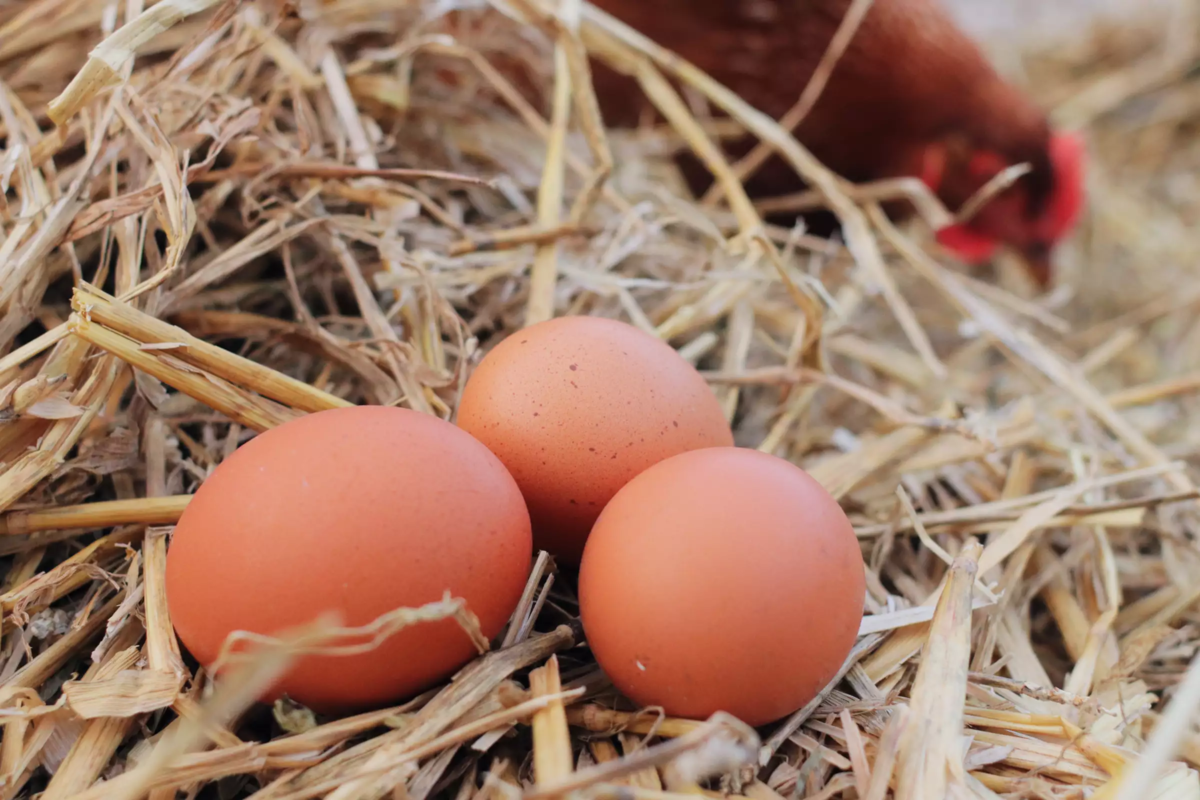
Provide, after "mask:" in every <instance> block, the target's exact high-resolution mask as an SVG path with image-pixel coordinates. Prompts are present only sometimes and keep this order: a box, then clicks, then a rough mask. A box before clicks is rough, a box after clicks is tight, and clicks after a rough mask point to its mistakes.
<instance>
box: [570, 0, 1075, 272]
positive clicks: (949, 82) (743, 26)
mask: <svg viewBox="0 0 1200 800" xmlns="http://www.w3.org/2000/svg"><path fill="white" fill-rule="evenodd" d="M592 2H593V4H594V5H596V6H598V7H599V8H601V9H603V10H604V11H606V12H608V13H609V14H611V15H612V16H614V17H616V18H617V19H618V20H620V21H622V22H624V23H626V24H627V25H629V26H630V27H632V28H634V29H636V30H638V31H640V32H641V33H643V34H645V35H647V36H648V37H650V38H651V39H653V40H654V41H656V42H657V43H658V44H660V45H662V46H664V47H666V48H668V49H670V50H672V51H674V52H675V53H677V54H678V55H680V56H681V57H683V58H684V59H686V60H687V61H689V62H691V63H693V64H694V65H696V66H697V67H699V68H700V69H701V70H703V71H704V72H706V73H707V74H709V75H710V76H711V77H713V78H714V79H715V80H717V81H718V82H720V83H722V84H723V85H725V86H726V87H728V88H729V89H731V90H733V91H734V92H736V93H737V94H738V95H740V96H741V97H742V98H743V99H744V100H746V101H747V102H748V103H750V104H751V105H753V106H755V107H756V108H757V109H758V110H760V111H762V112H764V113H766V114H768V115H770V116H772V117H774V118H776V119H779V118H781V117H783V116H784V115H785V114H786V113H787V111H788V110H789V109H790V108H791V107H792V106H793V105H794V104H795V103H796V101H797V100H798V99H799V97H800V94H801V92H802V91H803V90H804V87H805V86H806V85H807V84H808V82H809V80H810V79H811V78H812V77H813V74H814V72H815V71H816V69H817V65H818V63H819V62H820V61H821V58H822V56H823V55H824V53H825V51H826V50H827V49H828V48H829V45H830V42H831V40H832V39H833V37H834V35H835V33H836V31H837V30H838V27H839V26H840V25H841V23H842V20H843V18H844V17H845V15H846V12H847V10H848V8H849V6H850V4H851V0H592ZM594 79H595V85H596V91H597V97H598V99H599V101H600V107H601V111H602V113H603V115H604V118H605V122H606V123H607V124H610V125H615V126H631V125H634V124H636V123H637V122H638V120H639V118H640V117H641V115H642V113H643V112H644V110H645V107H646V104H647V101H646V100H645V98H644V96H643V95H642V93H641V92H640V91H638V89H637V88H636V86H635V85H634V84H633V82H632V80H631V79H630V78H628V77H626V76H623V75H618V74H617V73H615V72H612V71H611V70H608V69H607V68H605V67H603V66H600V65H597V67H596V71H595V75H594ZM795 133H796V136H797V138H798V139H799V141H800V142H801V143H803V144H804V145H805V146H806V147H807V148H808V149H809V150H810V151H812V153H813V154H814V155H815V156H816V157H817V158H818V159H820V160H821V161H822V162H823V163H824V164H825V165H826V166H828V167H829V168H830V169H832V170H833V171H834V172H836V173H838V174H839V175H841V176H842V177H844V178H846V179H848V180H851V181H854V182H867V181H872V180H879V179H882V178H889V177H898V176H924V175H925V173H926V172H927V170H928V167H929V163H930V158H931V156H932V157H933V158H935V159H936V161H937V163H938V164H939V165H940V167H939V170H938V175H937V180H936V182H934V183H932V185H933V186H934V188H935V189H936V191H937V193H938V194H939V196H940V197H941V199H942V200H943V202H945V203H946V204H947V206H948V207H950V208H951V209H952V210H955V209H957V208H958V207H960V206H961V205H962V204H963V203H964V202H966V201H967V200H968V199H969V198H970V197H971V196H972V195H973V194H974V193H975V192H976V191H977V190H978V189H980V188H981V187H982V186H983V185H984V184H985V183H986V182H987V181H988V180H989V179H990V178H991V177H992V176H993V175H994V174H995V173H996V172H998V171H999V170H1000V169H1002V168H1004V167H1005V166H1008V165H1012V164H1018V163H1029V164H1030V165H1031V168H1032V169H1031V172H1030V173H1029V174H1028V175H1026V176H1025V177H1023V178H1022V179H1021V180H1020V181H1018V182H1017V185H1016V186H1014V187H1013V188H1012V189H1010V190H1008V191H1007V192H1005V193H1004V195H1002V196H1001V197H999V198H998V199H997V200H995V201H993V202H992V203H990V204H989V205H988V206H985V208H984V209H983V211H982V212H981V213H980V214H979V215H978V216H977V217H976V218H975V219H974V220H973V221H972V223H971V233H972V234H974V235H976V236H978V237H984V241H991V240H993V239H994V240H996V241H998V242H1004V243H1006V244H1009V245H1012V246H1014V247H1015V248H1016V249H1017V250H1019V251H1022V252H1023V254H1024V255H1025V256H1026V257H1027V260H1028V261H1030V262H1031V268H1032V269H1033V271H1034V273H1035V276H1037V277H1039V279H1042V280H1043V281H1044V280H1045V278H1046V277H1048V276H1047V275H1039V274H1038V273H1039V272H1045V271H1046V270H1047V269H1048V265H1046V264H1044V263H1034V262H1039V261H1044V260H1045V258H1046V257H1047V255H1048V251H1049V249H1050V247H1051V246H1052V244H1053V241H1052V240H1053V239H1055V238H1057V237H1058V236H1061V235H1062V234H1063V233H1065V230H1064V229H1065V228H1069V227H1070V223H1071V222H1073V217H1074V211H1075V210H1076V209H1074V208H1065V207H1064V204H1065V205H1066V206H1069V205H1071V202H1070V200H1071V199H1072V198H1069V197H1068V198H1066V199H1064V198H1062V197H1059V198H1057V199H1058V200H1059V202H1058V203H1057V207H1056V209H1055V210H1054V212H1053V213H1054V215H1055V217H1056V219H1054V220H1050V219H1047V218H1046V214H1047V213H1049V212H1047V205H1048V204H1054V203H1053V201H1054V200H1055V199H1056V193H1058V194H1060V195H1061V194H1062V193H1063V192H1064V191H1065V192H1067V193H1068V194H1074V193H1075V188H1076V187H1063V186H1061V185H1060V184H1061V183H1062V180H1064V179H1066V180H1070V181H1078V180H1079V177H1078V175H1077V172H1078V171H1077V170H1073V173H1076V174H1072V175H1069V176H1065V177H1064V175H1063V174H1062V173H1063V169H1062V168H1061V167H1060V165H1058V164H1056V163H1055V161H1054V158H1052V148H1051V142H1052V133H1051V130H1050V127H1049V125H1048V123H1047V120H1046V117H1045V115H1044V114H1043V113H1042V112H1041V111H1040V110H1039V109H1038V108H1037V107H1036V106H1035V105H1034V104H1033V103H1032V102H1031V101H1030V100H1029V99H1028V98H1026V97H1025V96H1024V95H1022V93H1021V92H1019V91H1017V90H1016V89H1015V88H1014V87H1013V86H1011V85H1010V84H1008V83H1007V82H1005V81H1004V80H1003V79H1001V78H1000V76H999V75H998V74H997V73H996V72H995V70H994V69H993V68H992V66H991V65H990V64H989V63H988V61H987V60H986V58H985V57H984V55H983V54H982V52H981V51H980V50H979V48H978V46H977V45H976V44H975V43H974V42H972V41H971V40H970V39H969V38H968V37H967V36H966V35H965V34H964V33H962V32H961V30H959V29H958V27H957V26H956V25H955V24H954V22H953V21H952V20H951V18H950V16H949V15H948V13H947V12H946V11H945V10H944V9H943V8H942V7H941V6H940V5H939V4H938V2H937V0H875V2H874V3H873V4H872V6H871V7H870V9H869V10H868V11H867V13H866V15H865V17H864V18H863V19H862V21H861V23H860V26H859V28H858V30H857V32H856V34H855V36H854V37H853V39H852V40H851V42H850V44H849V46H848V47H847V49H846V50H845V52H844V53H843V54H842V56H841V57H840V59H839V60H838V61H837V63H836V67H835V68H834V70H833V72H832V74H831V76H830V78H829V81H828V83H827V85H826V86H825V89H824V91H823V92H822V93H821V95H820V97H819V99H818V100H817V102H816V103H815V105H814V106H813V107H812V108H811V110H810V111H809V113H808V114H807V116H806V117H805V118H804V119H803V121H802V122H801V123H800V125H799V126H798V128H797V129H796V131H795ZM751 146H753V142H752V141H750V140H748V139H747V140H746V141H743V142H738V143H735V144H734V145H733V146H731V147H729V148H727V149H728V150H729V152H730V153H731V155H733V156H735V157H736V156H739V155H741V154H743V153H745V152H747V151H748V149H749V148H750V147H751ZM981 165H983V166H981ZM684 167H685V173H686V174H687V176H688V179H689V182H691V183H692V185H693V188H694V189H698V188H701V186H702V184H703V183H704V182H706V181H707V180H708V176H707V173H705V172H704V171H703V168H701V167H699V165H698V164H696V163H694V161H693V163H690V164H685V165H684ZM1069 171H1071V170H1069ZM926 177H927V180H929V178H928V176H926ZM800 188H803V186H802V184H801V183H800V180H799V178H798V177H797V176H796V175H795V174H794V173H793V172H792V171H791V170H790V169H789V168H788V167H787V166H786V165H785V164H783V163H782V162H781V161H780V160H778V159H773V160H772V161H770V162H768V163H767V164H765V165H764V166H763V167H762V168H761V169H760V170H759V171H758V173H757V174H756V175H755V176H754V177H753V178H752V179H751V180H749V181H747V189H748V191H749V192H750V193H751V194H752V195H754V196H759V197H762V196H777V195H782V194H787V193H790V192H794V191H796V190H798V189H800ZM1075 204H1076V205H1077V204H1078V203H1075ZM1068 212H1070V213H1068ZM1064 217H1070V219H1069V220H1068V219H1064ZM1052 223H1053V224H1052ZM960 239H961V237H960Z"/></svg>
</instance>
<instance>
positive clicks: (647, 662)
mask: <svg viewBox="0 0 1200 800" xmlns="http://www.w3.org/2000/svg"><path fill="white" fill-rule="evenodd" d="M865 591H866V581H865V576H864V570H863V560H862V555H861V551H860V550H859V546H858V541H857V539H856V538H855V535H854V530H853V529H852V528H851V526H850V522H849V520H847V519H846V515H845V514H844V513H843V512H842V510H841V508H840V507H839V506H838V504H837V502H836V501H835V500H834V499H833V498H832V497H831V496H830V495H829V493H828V492H826V491H825V490H824V489H823V488H822V487H821V485H820V484H818V483H817V482H816V481H815V480H814V479H813V478H812V477H811V476H809V474H808V473H807V472H805V471H803V470H802V469H800V468H799V467H797V466H795V465H793V464H791V463H789V462H787V461H784V460H782V459H779V458H776V457H774V456H771V455H766V454H764V453H760V452H758V451H756V450H745V449H739V448H715V449H708V450H699V451H695V452H691V453H684V454H682V455H678V456H675V457H674V458H670V459H668V460H666V461H663V462H662V463H660V464H657V465H655V466H653V467H651V468H650V469H648V470H646V471H645V472H643V473H642V474H641V475H639V476H638V477H636V478H634V479H633V480H632V481H630V482H629V484H628V485H627V486H625V488H624V489H622V490H621V491H620V492H618V493H617V496H616V497H614V498H613V500H612V502H611V503H609V504H608V507H607V508H606V509H605V510H604V513H603V514H602V515H601V516H600V519H599V520H598V521H597V522H596V526H595V528H594V529H593V530H592V534H591V536H590V537H589V539H588V543H587V548H586V549H585V550H584V554H583V564H582V566H581V567H580V574H579V606H580V612H581V615H582V619H583V628H584V632H585V634H586V636H587V641H588V644H589V645H590V646H591V649H592V652H593V654H594V655H595V656H596V660H597V661H598V662H599V664H600V666H601V668H603V670H604V671H605V673H606V674H607V675H608V676H609V678H611V679H612V682H613V684H614V685H615V686H616V687H617V688H618V689H620V690H621V691H622V692H623V693H624V694H625V695H626V696H628V697H629V698H630V699H632V700H634V701H635V702H637V703H640V704H642V705H643V706H662V707H663V708H664V709H665V710H666V712H667V713H668V714H671V715H674V716H681V717H688V718H694V719H703V718H706V717H708V716H710V715H711V714H714V713H716V712H717V711H726V712H728V713H731V714H734V715H735V716H737V717H739V718H741V719H742V720H744V721H745V722H748V723H750V724H751V725H762V724H765V723H767V722H771V721H773V720H776V719H779V718H781V717H784V716H786V715H788V714H790V713H791V712H793V711H795V710H796V709H798V708H800V707H801V706H803V705H804V704H805V703H807V702H808V701H809V700H811V699H812V698H813V697H815V696H816V694H817V692H819V691H820V690H821V689H822V688H823V687H824V686H825V684H827V683H828V682H829V681H830V680H832V679H833V677H834V675H835V674H836V673H837V671H838V668H839V667H840V666H841V665H842V663H843V662H844V661H845V659H846V657H847V655H849V653H850V649H851V647H852V646H853V644H854V640H855V638H856V637H857V634H858V627H859V623H860V621H861V619H862V613H863V599H864V597H865Z"/></svg>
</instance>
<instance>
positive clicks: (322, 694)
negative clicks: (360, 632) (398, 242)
mask: <svg viewBox="0 0 1200 800" xmlns="http://www.w3.org/2000/svg"><path fill="white" fill-rule="evenodd" d="M531 555H532V537H531V533H530V527H529V515H528V512H526V510H525V504H524V502H523V500H522V498H521V494H520V491H519V490H518V489H517V485H516V483H515V482H514V481H513V479H512V476H510V475H509V474H508V472H507V471H506V470H505V469H504V465H502V464H501V463H500V462H499V461H498V460H497V459H496V457H495V456H494V455H492V454H491V453H490V452H489V451H488V450H487V448H486V447H484V446H483V445H481V444H480V443H479V442H477V441H475V440H474V439H472V438H471V437H470V436H469V435H467V434H466V433H464V432H463V431H461V430H459V429H458V428H456V427H455V426H453V425H451V424H450V423H448V422H445V421H443V420H440V419H437V418H435V417H431V416H428V415H425V414H419V413H417V412H414V411H407V410H404V409H398V408H384V407H379V406H359V407H355V408H344V409H337V410H333V411H322V412H320V413H316V414H309V415H308V416H305V417H301V418H300V419H297V420H294V421H291V422H288V423H286V424H284V425H281V426H280V427H278V428H275V429H273V430H269V431H267V432H265V433H262V434H260V435H258V436H256V437H255V438H254V439H251V440H250V441H249V442H248V443H246V444H245V445H243V446H242V447H240V448H239V449H238V450H237V451H235V452H234V453H233V455H231V456H230V457H229V458H227V459H226V460H225V461H224V462H223V463H222V464H221V465H220V466H219V467H217V469H216V470H215V471H214V472H213V474H212V475H211V476H210V477H209V478H208V480H206V481H205V482H204V484H203V485H202V486H201V487H200V490H199V491H198V492H197V493H196V496H195V498H193V500H192V501H191V503H190V504H189V505H188V507H187V509H186V511H185V512H184V514H183V517H182V518H181V519H180V520H179V524H178V526H176V528H175V534H174V536H173V537H172V540H171V544H170V549H169V550H168V555H167V576H166V582H167V602H168V606H169V609H170V613H171V620H172V622H173V623H174V625H175V628H176V631H177V632H178V634H179V638H180V639H181V640H182V641H183V643H184V645H186V646H187V649H188V650H189V651H191V653H192V654H193V655H194V656H195V657H196V658H197V659H198V660H199V661H200V662H201V663H203V664H206V665H207V664H211V663H212V661H213V660H214V659H215V658H216V657H217V655H218V653H219V651H220V649H221V646H222V643H223V642H224V641H225V638H226V636H227V635H228V634H229V633H230V632H231V631H234V630H247V631H252V632H256V633H262V634H267V635H270V634H273V633H276V632H278V631H280V630H282V629H286V628H289V627H292V626H295V625H299V624H303V623H307V622H311V621H312V620H314V619H316V618H317V617H318V616H320V615H321V614H323V613H324V612H328V611H335V612H338V613H339V614H340V615H341V617H342V621H343V623H344V624H345V625H346V626H361V625H365V624H367V623H370V622H372V621H373V620H375V619H376V618H378V617H379V616H380V615H382V614H384V613H386V612H389V611H391V610H393V609H396V608H400V607H410V608H411V607H417V606H420V605H423V604H425V603H429V602H432V601H437V600H441V599H442V597H443V593H444V592H447V591H449V592H450V593H451V595H453V596H455V597H462V598H464V599H465V600H466V602H467V606H468V608H469V609H470V610H471V611H472V612H474V613H475V614H476V615H477V616H478V617H479V622H480V624H481V625H482V628H483V633H484V635H486V636H488V637H493V636H495V635H496V634H497V633H499V631H500V629H501V628H502V627H503V625H504V623H505V621H506V620H507V619H508V617H509V615H510V614H511V613H512V611H513V609H514V608H515V607H516V604H517V601H518V600H519V598H520V595H521V592H522V589H523V587H524V584H525V580H526V577H527V575H528V570H529V563H530V557H531ZM362 641H364V640H363V639H361V638H360V639H355V640H350V641H339V642H337V644H339V645H343V644H355V643H361V642H362ZM476 653H477V650H476V648H475V647H474V645H473V644H472V643H471V641H470V639H469V638H468V636H467V634H466V633H465V632H464V631H463V630H462V628H461V627H460V626H459V625H458V624H457V623H456V622H455V621H453V620H439V621H436V622H429V623H421V624H418V625H415V626H412V627H409V628H405V629H404V630H402V631H400V632H399V633H398V634H396V635H395V636H393V637H391V638H389V639H387V640H385V642H384V643H383V644H382V646H380V647H378V648H377V649H375V650H372V651H370V652H367V653H363V654H360V655H349V656H346V655H311V656H303V657H302V658H301V659H299V660H298V661H297V662H296V663H295V664H294V666H293V668H292V669H291V671H290V672H289V673H288V674H287V675H285V676H284V678H283V679H282V681H281V682H280V683H279V684H278V685H277V686H275V687H274V689H273V690H272V692H271V693H270V695H269V696H268V697H267V698H265V699H270V698H271V697H274V696H276V695H278V694H279V693H286V694H288V695H289V696H291V697H292V698H293V699H295V700H297V701H298V702H300V703H303V704H306V705H308V706H310V707H312V708H314V709H317V710H322V711H329V710H350V709H355V708H360V707H369V706H374V705H378V704H381V703H386V702H390V701H395V700H398V699H402V698H405V697H408V696H411V695H413V694H416V693H418V692H420V691H421V690H423V689H426V688H428V687H429V686H431V685H433V684H435V683H437V682H438V681H440V680H442V679H444V678H446V677H448V676H449V675H451V674H452V673H453V672H454V671H455V670H457V669H458V668H460V667H461V666H463V664H465V663H466V662H467V661H468V660H470V659H471V658H472V657H473V656H474V655H475V654H476Z"/></svg>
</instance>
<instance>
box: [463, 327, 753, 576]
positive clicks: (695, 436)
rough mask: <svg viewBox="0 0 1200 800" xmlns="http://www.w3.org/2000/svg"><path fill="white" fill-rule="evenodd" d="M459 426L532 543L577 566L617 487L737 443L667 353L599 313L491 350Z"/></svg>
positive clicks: (526, 333) (695, 377) (467, 393)
mask: <svg viewBox="0 0 1200 800" xmlns="http://www.w3.org/2000/svg"><path fill="white" fill-rule="evenodd" d="M457 421H458V424H459V425H460V426H461V427H462V428H463V429H464V430H466V431H468V432H469V433H471V434H472V435H473V436H475V437H476V438H477V439H479V441H481V442H483V443H484V444H485V445H487V446H488V447H489V448H490V449H491V450H492V452H493V453H495V454H496V455H497V456H499V457H500V460H501V461H503V462H504V464H505V466H507V467H508V469H509V471H510V472H511V473H512V475H513V477H514V478H516V480H517V484H518V485H519V486H520V487H521V491H522V493H523V494H524V495H525V500H526V502H527V503H528V505H529V513H530V517H531V518H532V521H533V532H534V544H535V545H536V546H537V547H539V548H541V549H544V550H547V551H549V552H550V553H553V554H554V555H555V556H557V557H558V559H559V561H560V562H564V563H567V564H578V563H579V558H580V556H581V554H582V552H583V546H584V542H585V541H586V539H587V535H588V532H589V531H590V530H591V528H592V525H593V524H594V523H595V521H596V518H597V517H598V516H599V515H600V512H601V511H602V510H603V509H604V506H605V504H607V503H608V501H609V500H610V499H612V497H613V495H615V494H616V493H617V490H619V489H620V488H621V487H622V486H624V485H625V484H626V483H628V482H629V480H630V479H631V478H633V477H634V476H635V475H637V474H638V473H640V472H642V471H643V470H644V469H646V468H647V467H649V466H651V465H653V464H657V463H658V462H659V461H662V460H663V459H665V458H669V457H671V456H673V455H676V454H678V453H683V452H686V451H689V450H696V449H699V448H704V447H721V446H730V445H732V444H733V434H732V433H731V431H730V429H729V423H728V422H727V421H726V419H725V415H724V412H723V411H722V409H721V405H720V403H719V402H718V401H717V398H716V395H714V394H713V392H712V390H711V389H710V388H709V386H708V384H707V383H706V382H705V380H704V378H703V377H701V375H700V374H699V373H698V372H697V371H696V370H695V369H694V368H693V367H692V366H691V365H690V364H688V363H687V362H686V361H685V360H684V359H683V358H682V357H680V355H679V354H678V353H676V352H675V350H674V349H672V348H671V346H670V345H668V344H666V343H664V342H663V341H661V340H659V339H656V338H655V337H653V336H650V335H649V334H647V333H644V332H643V331H640V330H638V329H637V328H635V327H633V326H632V325H627V324H625V323H623V322H619V321H616V320H611V319H604V318H600V317H561V318H558V319H553V320H550V321H548V322H542V323H539V324H537V325H533V326H531V327H529V328H526V329H524V330H522V331H519V332H518V333H514V334H512V335H511V336H509V337H508V338H507V339H505V340H504V341H502V342H500V344H498V345H496V347H495V348H493V349H492V351H491V352H489V353H488V354H487V356H486V357H485V358H484V359H483V361H482V362H481V363H480V364H479V366H478V367H477V368H476V370H475V372H474V374H472V375H471V378H470V380H468V381H467V385H466V388H465V389H464V391H463V396H462V401H461V403H460V404H459V408H458V420H457Z"/></svg>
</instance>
